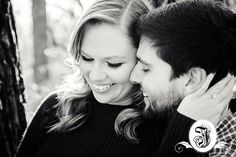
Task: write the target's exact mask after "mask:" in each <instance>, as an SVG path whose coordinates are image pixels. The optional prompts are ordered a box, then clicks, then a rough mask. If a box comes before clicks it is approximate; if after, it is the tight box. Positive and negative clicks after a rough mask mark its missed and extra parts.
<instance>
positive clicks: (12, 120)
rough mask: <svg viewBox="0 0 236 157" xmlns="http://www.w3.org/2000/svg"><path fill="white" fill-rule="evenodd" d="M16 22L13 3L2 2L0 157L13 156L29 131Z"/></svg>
mask: <svg viewBox="0 0 236 157" xmlns="http://www.w3.org/2000/svg"><path fill="white" fill-rule="evenodd" d="M19 60H20V58H19V49H18V44H17V35H16V29H15V21H14V17H13V13H12V7H11V2H10V0H0V156H1V157H13V155H14V153H15V152H16V149H17V145H18V143H19V140H20V139H21V138H22V134H23V132H24V130H25V128H26V119H25V111H24V107H23V103H24V102H25V98H24V95H23V91H24V85H23V79H22V77H21V69H20V62H19Z"/></svg>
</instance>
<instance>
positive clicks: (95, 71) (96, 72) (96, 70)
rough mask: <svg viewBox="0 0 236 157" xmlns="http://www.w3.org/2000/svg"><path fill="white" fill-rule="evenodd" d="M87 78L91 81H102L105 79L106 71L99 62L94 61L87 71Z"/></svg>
mask: <svg viewBox="0 0 236 157" xmlns="http://www.w3.org/2000/svg"><path fill="white" fill-rule="evenodd" d="M89 79H90V80H91V81H93V82H98V81H103V80H104V79H106V73H105V72H104V70H103V67H102V66H101V65H100V64H99V63H94V64H93V67H92V69H91V71H90V73H89Z"/></svg>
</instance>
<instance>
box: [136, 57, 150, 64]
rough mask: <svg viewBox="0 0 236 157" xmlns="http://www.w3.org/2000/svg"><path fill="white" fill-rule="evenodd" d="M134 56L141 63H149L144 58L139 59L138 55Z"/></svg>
mask: <svg viewBox="0 0 236 157" xmlns="http://www.w3.org/2000/svg"><path fill="white" fill-rule="evenodd" d="M136 58H137V60H138V61H139V62H141V63H142V64H145V65H150V64H149V63H147V62H146V61H145V60H143V59H141V58H140V57H138V56H137V57H136Z"/></svg>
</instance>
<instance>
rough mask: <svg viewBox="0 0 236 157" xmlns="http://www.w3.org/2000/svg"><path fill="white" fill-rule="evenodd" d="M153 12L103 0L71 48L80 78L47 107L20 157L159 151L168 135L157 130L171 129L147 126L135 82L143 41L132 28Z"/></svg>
mask: <svg viewBox="0 0 236 157" xmlns="http://www.w3.org/2000/svg"><path fill="white" fill-rule="evenodd" d="M151 8H152V5H150V4H149V3H148V2H146V1H133V2H132V3H129V1H128V0H100V1H98V2H96V3H94V4H93V5H92V6H91V8H89V9H88V11H87V12H86V13H85V15H84V16H82V18H81V20H80V21H79V23H78V25H77V27H76V28H75V32H74V36H73V37H72V43H71V46H70V54H71V56H72V57H73V59H74V60H75V65H76V67H75V69H76V70H75V73H74V74H73V75H71V76H69V77H68V78H67V79H66V82H65V83H64V84H63V85H62V86H61V88H60V89H59V90H58V91H57V92H56V93H55V94H53V95H51V96H50V97H49V98H47V99H46V100H45V101H43V103H42V105H41V107H40V109H39V110H38V112H37V113H36V115H35V117H34V119H33V120H32V122H31V124H30V126H29V128H28V129H27V132H26V134H25V136H24V138H23V141H22V143H21V145H20V147H19V149H18V152H17V154H16V156H17V157H21V156H32V157H33V156H37V157H40V156H44V157H49V156H50V157H51V156H66V157H70V156H86V157H89V156H102V157H104V156H113V157H114V156H117V157H118V156H119V157H120V156H123V157H130V156H136V157H139V156H140V157H143V156H150V155H151V154H152V153H153V152H155V151H158V147H157V145H158V144H159V143H160V142H161V138H162V137H163V136H165V134H164V130H163V129H161V130H160V131H159V130H158V129H154V128H155V127H163V128H164V127H165V126H166V124H165V123H164V122H162V121H158V120H157V121H152V120H149V121H148V122H145V123H144V122H143V121H145V118H144V117H143V116H142V109H143V108H144V104H143V102H142V99H143V96H142V95H141V94H140V91H139V88H138V87H137V86H136V85H133V84H131V83H130V82H129V76H130V73H131V71H132V69H133V67H134V65H135V64H136V48H135V46H137V45H135V46H133V45H134V44H135V43H136V44H137V41H132V40H131V38H130V37H129V36H128V34H127V28H129V27H132V25H135V23H136V22H137V19H138V17H139V16H140V15H141V14H143V13H145V12H147V11H148V10H149V9H151ZM134 33H135V32H134ZM131 34H132V33H131ZM156 124H158V126H157V125H156ZM116 132H117V133H118V134H120V135H122V136H117V134H116ZM154 137H155V138H154Z"/></svg>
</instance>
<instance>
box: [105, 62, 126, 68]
mask: <svg viewBox="0 0 236 157" xmlns="http://www.w3.org/2000/svg"><path fill="white" fill-rule="evenodd" d="M122 64H123V63H109V62H107V65H108V66H109V67H111V68H119V67H120V66H121V65H122Z"/></svg>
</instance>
